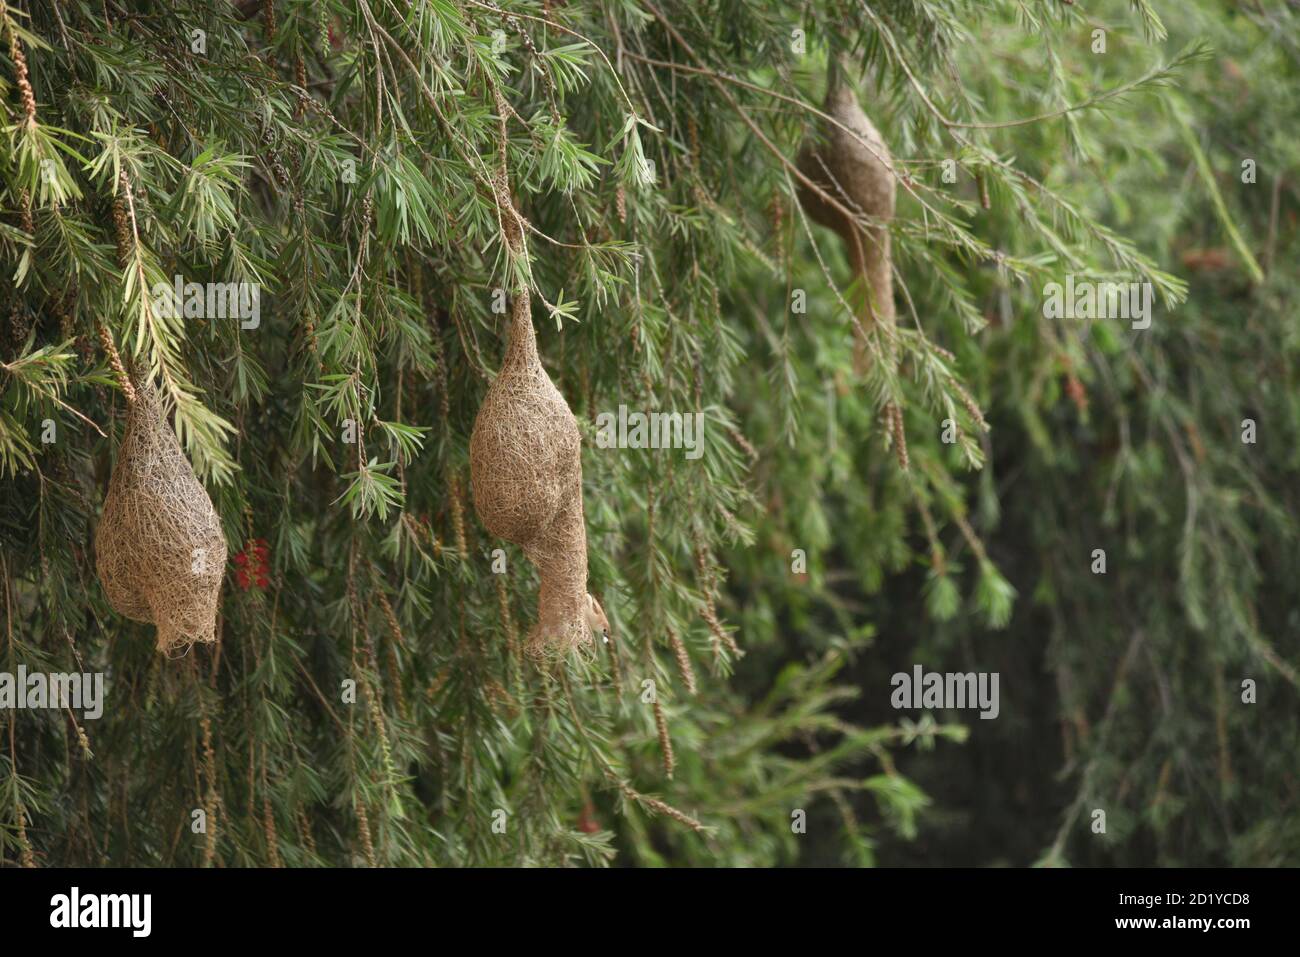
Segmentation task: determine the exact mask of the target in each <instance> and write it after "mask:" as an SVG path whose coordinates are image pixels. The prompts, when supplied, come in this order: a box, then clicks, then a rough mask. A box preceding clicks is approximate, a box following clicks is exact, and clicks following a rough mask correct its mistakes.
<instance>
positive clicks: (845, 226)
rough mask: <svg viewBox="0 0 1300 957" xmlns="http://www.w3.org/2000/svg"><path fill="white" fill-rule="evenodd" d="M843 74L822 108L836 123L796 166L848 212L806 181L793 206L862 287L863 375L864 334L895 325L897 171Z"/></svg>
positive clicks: (859, 344) (859, 356) (823, 128)
mask: <svg viewBox="0 0 1300 957" xmlns="http://www.w3.org/2000/svg"><path fill="white" fill-rule="evenodd" d="M842 74H843V71H842V69H836V70H835V75H834V77H833V79H832V80H831V83H830V86H829V89H828V90H827V93H826V102H825V105H824V107H823V112H824V113H826V114H827V115H828V116H830V117H832V118H833V119H834V120H835V122H830V121H826V120H823V121H822V123H821V125H820V130H819V134H820V137H819V140H820V141H819V142H818V143H816V144H809V145H808V146H806V147H805V148H804V150H803V152H802V153H801V154H800V155H799V162H798V166H799V171H800V172H801V173H802V174H803V175H804V176H805V177H807V179H809V180H811V181H812V182H814V183H816V184H817V186H818V188H819V189H820V190H821V191H822V193H824V194H826V195H827V196H830V197H831V198H833V199H834V200H835V202H836V204H838V207H843V209H846V210H848V211H849V212H851V213H852V214H854V215H853V216H852V217H851V216H848V215H846V214H845V212H844V211H843V210H842V209H841V208H837V205H835V204H832V203H830V202H828V201H827V199H825V198H824V197H823V196H822V195H819V194H818V193H817V192H816V191H815V190H813V189H811V188H809V187H808V185H807V184H805V183H800V186H799V202H800V204H801V205H802V206H803V208H804V210H805V211H806V212H807V213H808V215H809V217H811V218H812V219H813V221H814V222H817V223H820V224H821V225H822V226H826V227H828V228H829V229H832V230H834V231H835V232H836V233H837V234H838V235H839V237H840V239H841V240H842V241H843V243H844V246H845V249H846V251H847V252H848V257H849V261H850V262H851V263H852V264H853V270H854V273H855V274H856V275H858V276H859V277H860V278H861V280H862V282H863V284H864V286H865V289H864V294H865V297H866V302H865V306H864V309H863V312H862V315H861V316H860V317H859V324H860V325H861V326H862V332H860V333H859V334H858V336H857V339H856V344H855V350H854V356H855V358H854V364H855V367H856V368H857V370H858V371H859V372H862V371H865V369H866V366H867V347H866V342H865V336H864V333H865V332H866V331H867V330H868V329H869V328H870V324H871V323H873V322H874V323H880V324H881V325H885V326H892V325H893V324H894V278H893V260H892V255H891V251H890V236H889V223H890V221H891V220H893V218H894V203H895V193H896V191H897V174H896V171H895V169H894V161H893V157H892V156H891V154H890V152H889V147H888V146H886V145H885V141H884V139H883V138H882V137H881V135H880V132H879V131H878V130H877V129H876V127H875V125H874V124H873V123H872V122H871V120H870V119H869V118H868V117H867V114H866V113H864V112H863V110H862V107H861V106H860V105H859V103H858V100H857V97H856V96H854V94H853V91H852V90H850V89H849V87H848V86H847V85H846V84H845V83H844V80H843V76H842ZM855 217H863V218H865V219H867V220H868V221H869V222H870V223H871V225H869V226H866V227H864V226H862V225H860V224H859V222H857V221H856V219H855Z"/></svg>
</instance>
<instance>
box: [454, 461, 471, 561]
mask: <svg viewBox="0 0 1300 957" xmlns="http://www.w3.org/2000/svg"><path fill="white" fill-rule="evenodd" d="M451 530H452V534H453V535H455V537H456V551H457V553H458V554H459V555H460V557H461V561H464V560H465V555H466V553H467V552H468V551H469V546H468V545H467V544H466V541H465V503H464V492H462V491H461V486H460V476H456V477H455V478H453V479H452V480H451Z"/></svg>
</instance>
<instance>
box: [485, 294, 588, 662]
mask: <svg viewBox="0 0 1300 957" xmlns="http://www.w3.org/2000/svg"><path fill="white" fill-rule="evenodd" d="M581 443H582V435H581V433H580V432H579V431H578V423H577V420H576V419H575V418H574V416H573V412H572V411H570V409H569V405H568V403H567V402H565V401H564V396H562V395H561V394H560V390H559V389H557V388H556V387H555V383H553V382H552V381H551V377H550V376H549V375H547V374H546V370H545V369H544V368H543V367H542V362H541V359H540V357H539V356H538V354H537V336H536V333H535V332H534V331H533V322H532V317H531V315H530V300H529V294H528V290H527V289H522V290H521V291H520V292H519V293H518V294H517V295H516V296H515V299H514V302H513V303H512V304H511V323H510V342H509V345H508V346H507V349H506V355H505V359H504V361H503V362H502V364H501V371H500V372H498V373H497V377H496V379H495V380H493V382H492V385H491V386H490V387H489V388H488V392H487V395H486V397H484V399H483V405H482V407H481V408H480V409H479V412H478V416H477V417H476V418H475V420H474V430H473V432H472V434H471V436H470V446H469V466H470V485H471V488H472V490H473V494H474V509H475V511H476V512H477V513H478V517H479V519H480V520H481V521H482V522H483V525H484V527H486V528H487V530H488V531H489V532H491V533H492V534H493V535H496V536H497V537H498V538H504V539H505V540H506V541H509V542H514V543H515V544H516V545H519V546H520V547H521V548H522V549H523V550H524V554H525V555H526V556H527V557H528V560H529V561H531V562H532V563H533V564H534V565H536V566H537V570H538V573H539V574H540V576H541V588H540V590H539V592H538V599H537V604H538V612H537V624H536V625H535V626H534V627H533V629H532V632H531V633H530V635H529V645H530V647H531V649H532V650H533V651H541V650H544V649H551V650H561V651H563V650H568V649H569V648H572V647H574V646H575V645H578V644H585V643H587V642H589V641H591V626H590V624H589V621H588V614H587V611H588V608H589V607H590V606H589V605H588V600H587V527H586V521H585V519H584V517H583V507H582V451H581Z"/></svg>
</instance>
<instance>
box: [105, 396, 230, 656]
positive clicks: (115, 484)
mask: <svg viewBox="0 0 1300 957" xmlns="http://www.w3.org/2000/svg"><path fill="white" fill-rule="evenodd" d="M135 393H136V400H135V401H134V402H132V403H131V404H130V407H129V409H128V412H127V420H126V433H125V434H124V435H123V437H122V446H121V448H120V449H119V450H118V454H117V464H116V465H115V466H114V467H113V475H112V478H111V479H109V483H108V497H107V498H105V499H104V512H103V515H102V516H101V517H100V520H99V528H98V529H97V530H96V532H95V567H96V569H97V571H98V572H99V581H100V583H101V584H102V585H103V586H104V592H105V594H106V595H107V596H108V603H109V604H110V605H112V606H113V609H114V610H115V611H117V612H118V613H119V614H121V615H125V616H126V617H127V618H130V619H132V620H134V621H143V622H149V623H151V624H153V625H156V626H157V628H158V650H159V651H161V652H163V653H164V654H168V655H171V654H176V653H183V652H185V651H186V650H188V649H189V647H190V645H192V644H193V643H194V642H196V641H204V642H211V641H215V640H216V620H217V605H218V602H219V600H220V598H221V580H222V577H223V576H224V574H225V569H226V539H225V536H224V535H222V533H221V523H220V521H219V520H218V519H217V513H216V510H215V509H214V508H213V507H212V500H211V499H210V498H208V493H207V492H206V491H204V489H203V486H202V485H200V484H199V480H198V479H197V478H196V477H195V475H194V470H193V469H192V468H191V467H190V463H189V460H188V459H187V458H186V457H185V453H184V452H182V451H181V447H180V443H178V442H177V441H176V433H175V432H173V431H172V427H171V425H170V424H169V423H168V421H167V417H166V415H165V414H164V412H163V408H162V403H161V402H160V401H159V398H158V395H157V393H156V392H155V391H154V388H153V386H151V385H148V384H146V385H144V386H137V387H136V390H135Z"/></svg>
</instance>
